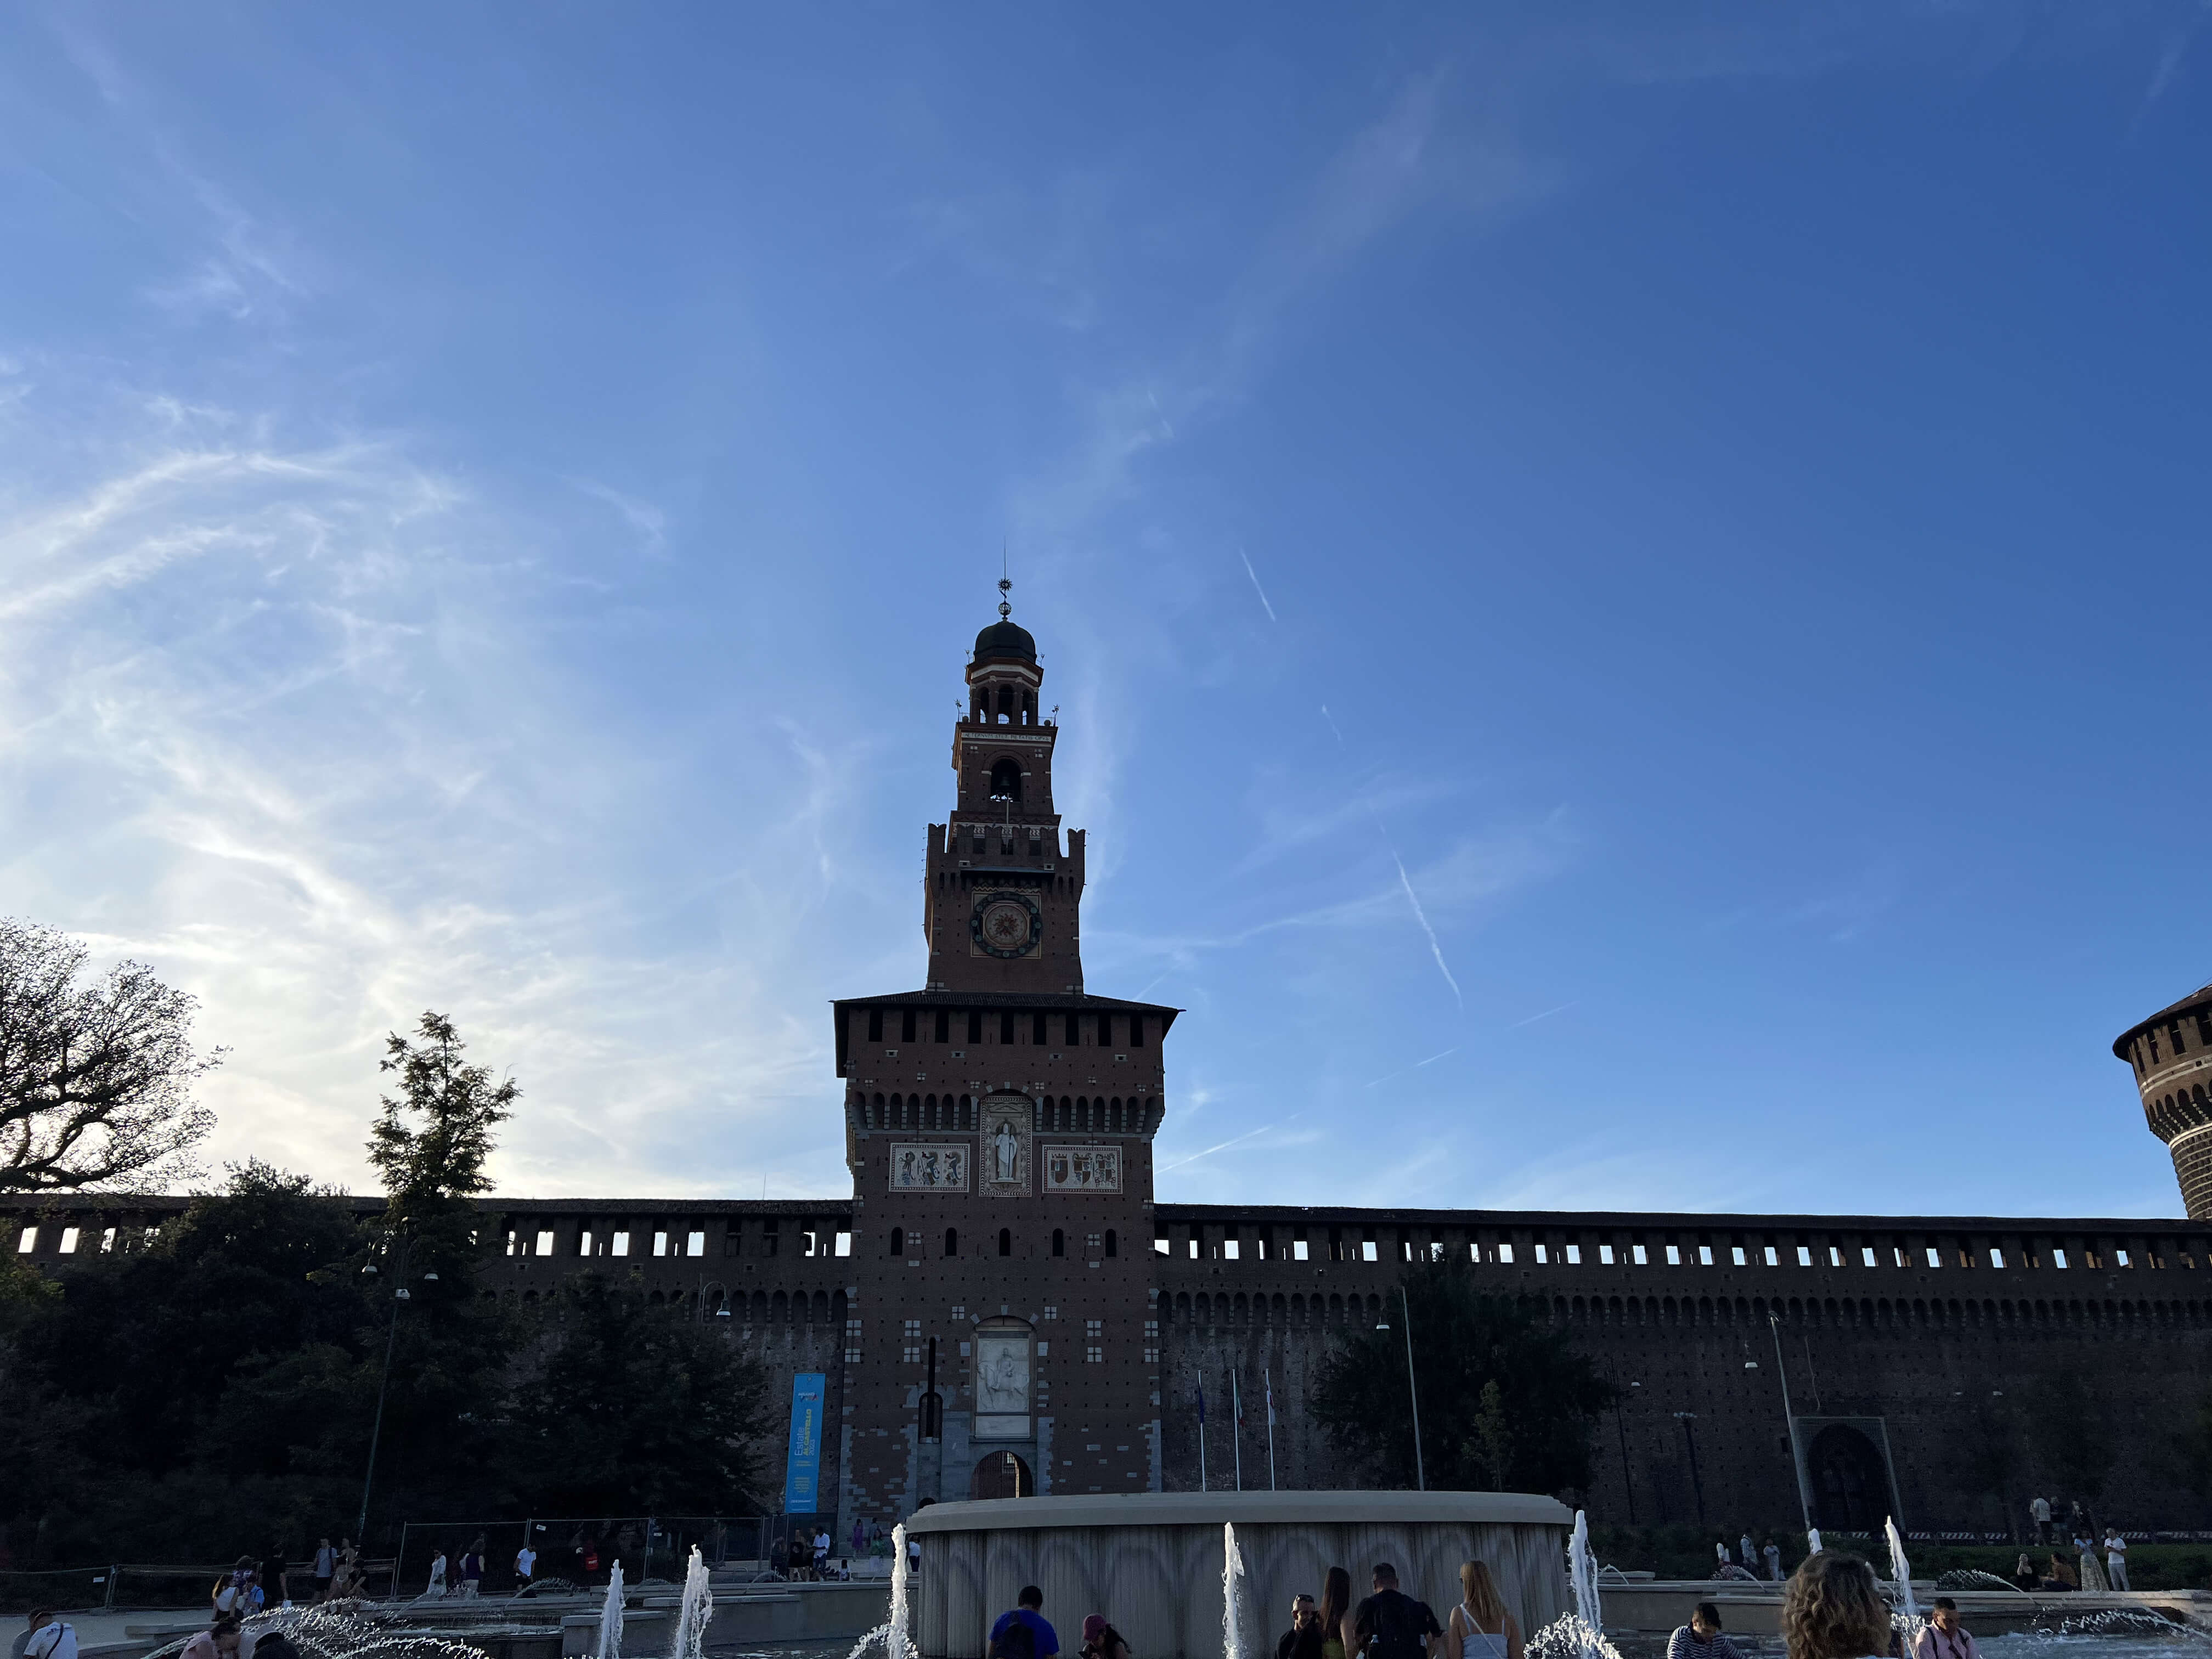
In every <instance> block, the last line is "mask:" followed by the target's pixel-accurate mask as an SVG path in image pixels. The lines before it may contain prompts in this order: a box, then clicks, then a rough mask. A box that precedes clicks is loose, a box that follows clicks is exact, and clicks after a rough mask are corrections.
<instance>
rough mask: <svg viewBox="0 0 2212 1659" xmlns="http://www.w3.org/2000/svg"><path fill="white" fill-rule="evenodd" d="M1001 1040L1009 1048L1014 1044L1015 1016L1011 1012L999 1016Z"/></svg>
mask: <svg viewBox="0 0 2212 1659" xmlns="http://www.w3.org/2000/svg"><path fill="white" fill-rule="evenodd" d="M1039 1018H1042V1016H1039ZM999 1041H1000V1043H1001V1044H1003V1045H1005V1046H1006V1047H1008V1048H1011V1047H1012V1046H1013V1041H1014V1017H1013V1015H1012V1014H1011V1013H1002V1014H1000V1016H999Z"/></svg>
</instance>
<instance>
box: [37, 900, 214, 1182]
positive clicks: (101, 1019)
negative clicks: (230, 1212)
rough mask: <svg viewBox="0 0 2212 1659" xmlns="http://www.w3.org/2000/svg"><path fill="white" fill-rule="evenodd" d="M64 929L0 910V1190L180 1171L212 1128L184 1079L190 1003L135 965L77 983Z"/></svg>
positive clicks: (71, 944)
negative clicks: (39, 924)
mask: <svg viewBox="0 0 2212 1659" xmlns="http://www.w3.org/2000/svg"><path fill="white" fill-rule="evenodd" d="M90 954H91V953H90V952H89V951H87V950H86V949H85V947H84V946H83V945H80V944H78V943H77V942H76V940H75V939H71V938H70V937H69V936H68V935H67V934H66V933H57V932H55V931H54V930H53V929H52V928H50V927H40V926H38V925H37V924H36V923H34V922H28V921H16V920H15V919H13V918H8V917H0V1191H14V1192H61V1191H69V1190H72V1189H76V1188H86V1187H98V1186H113V1185H116V1184H118V1183H119V1182H137V1183H138V1184H140V1185H142V1186H146V1187H152V1186H156V1185H158V1184H160V1183H161V1182H164V1181H171V1180H175V1179H178V1178H180V1177H182V1176H185V1175H187V1174H189V1173H191V1167H190V1164H189V1162H188V1160H189V1158H190V1155H191V1149H192V1148H193V1147H194V1146H197V1144H198V1143H199V1142H200V1141H201V1140H202V1139H204V1138H205V1136H206V1134H207V1133H208V1131H209V1129H210V1128H211V1127H213V1126H214V1122H215V1119H214V1115H213V1114H211V1113H210V1112H209V1111H208V1110H207V1109H206V1108H204V1107H203V1106H201V1105H199V1104H198V1103H196V1102H195V1101H194V1100H193V1098H192V1085H194V1084H195V1083H197V1081H198V1080H199V1079H201V1078H203V1077H204V1076H206V1075H207V1073H210V1072H211V1071H213V1070H214V1069H215V1068H216V1066H219V1065H221V1064H222V1052H223V1051H222V1050H221V1049H219V1048H218V1049H215V1050H212V1051H210V1053H208V1054H199V1053H197V1051H196V1050H195V1049H194V1048H193V1047H192V1042H191V1029H192V1013H193V1011H194V1010H195V1009H196V1008H197V1006H198V1004H197V1001H196V1000H194V999H193V998H191V997H190V996H187V995H186V994H185V993H183V992H182V991H178V990H173V989H172V988H171V987H168V986H167V985H164V984H162V983H161V981H160V980H158V979H156V978H155V976H154V970H153V969H150V968H149V967H147V966H146V965H145V964H144V963H137V962H122V963H117V964H116V965H115V966H114V967H113V968H112V969H109V970H108V972H107V973H106V975H104V976H102V977H100V978H99V979H96V980H92V981H86V980H85V979H84V977H83V974H84V966H85V963H86V962H87V961H88V959H89V957H90Z"/></svg>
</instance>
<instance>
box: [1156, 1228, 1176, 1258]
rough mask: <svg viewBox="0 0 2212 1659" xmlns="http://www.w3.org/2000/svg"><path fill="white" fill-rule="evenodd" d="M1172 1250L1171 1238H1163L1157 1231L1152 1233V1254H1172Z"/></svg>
mask: <svg viewBox="0 0 2212 1659" xmlns="http://www.w3.org/2000/svg"><path fill="white" fill-rule="evenodd" d="M1174 1250H1175V1243H1174V1241H1173V1240H1172V1239H1168V1238H1164V1237H1161V1236H1160V1235H1159V1234H1158V1233H1154V1234H1153V1235H1152V1254H1153V1255H1172V1254H1174Z"/></svg>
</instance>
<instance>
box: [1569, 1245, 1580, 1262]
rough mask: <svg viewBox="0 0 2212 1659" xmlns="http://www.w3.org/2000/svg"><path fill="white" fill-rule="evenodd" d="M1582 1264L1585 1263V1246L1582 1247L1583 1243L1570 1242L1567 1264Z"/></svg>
mask: <svg viewBox="0 0 2212 1659" xmlns="http://www.w3.org/2000/svg"><path fill="white" fill-rule="evenodd" d="M1582 1265H1583V1247H1582V1246H1581V1245H1579V1244H1570V1245H1568V1246H1567V1266H1569V1267H1581V1266H1582Z"/></svg>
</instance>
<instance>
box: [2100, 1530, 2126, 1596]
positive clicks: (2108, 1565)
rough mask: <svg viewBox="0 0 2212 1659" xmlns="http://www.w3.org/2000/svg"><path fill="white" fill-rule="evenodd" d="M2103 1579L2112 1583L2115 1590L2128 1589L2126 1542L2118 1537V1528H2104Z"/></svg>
mask: <svg viewBox="0 0 2212 1659" xmlns="http://www.w3.org/2000/svg"><path fill="white" fill-rule="evenodd" d="M2105 1577H2107V1578H2109V1579H2111V1580H2112V1588H2113V1589H2116V1590H2124V1589H2127V1587H2128V1541H2127V1540H2126V1539H2124V1538H2123V1537H2121V1536H2120V1529H2119V1528H2118V1527H2107V1528H2105Z"/></svg>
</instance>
